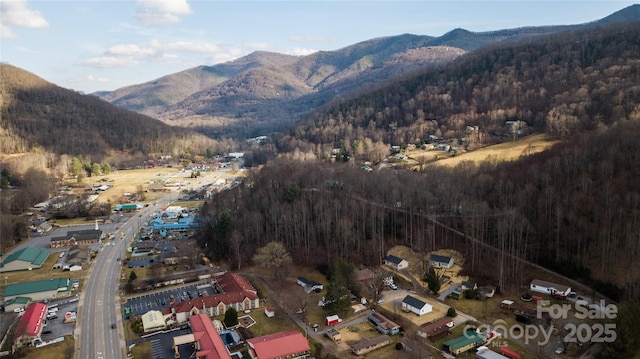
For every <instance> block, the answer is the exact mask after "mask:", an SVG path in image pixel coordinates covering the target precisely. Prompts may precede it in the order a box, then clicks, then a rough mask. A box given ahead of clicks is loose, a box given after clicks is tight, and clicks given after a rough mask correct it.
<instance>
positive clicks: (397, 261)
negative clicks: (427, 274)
mask: <svg viewBox="0 0 640 359" xmlns="http://www.w3.org/2000/svg"><path fill="white" fill-rule="evenodd" d="M384 264H385V265H387V266H389V267H391V268H393V269H395V270H398V271H400V270H404V269H408V268H409V262H407V261H406V260H404V259H402V258H398V257H396V256H394V255H391V254H389V255H388V256H386V257H385V258H384Z"/></svg>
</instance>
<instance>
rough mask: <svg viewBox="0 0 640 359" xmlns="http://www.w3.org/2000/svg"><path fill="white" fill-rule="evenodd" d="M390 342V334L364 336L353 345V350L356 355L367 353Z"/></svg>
mask: <svg viewBox="0 0 640 359" xmlns="http://www.w3.org/2000/svg"><path fill="white" fill-rule="evenodd" d="M389 344H391V337H390V336H388V335H380V336H377V337H373V338H363V339H360V340H358V341H357V342H356V343H355V344H353V345H352V346H351V351H352V352H353V353H354V354H355V355H365V354H367V353H369V352H372V351H374V350H376V349H380V348H382V347H384V346H387V345H389Z"/></svg>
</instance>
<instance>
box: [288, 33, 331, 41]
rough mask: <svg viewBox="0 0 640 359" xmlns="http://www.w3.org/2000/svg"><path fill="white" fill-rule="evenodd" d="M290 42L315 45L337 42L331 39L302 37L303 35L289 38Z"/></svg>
mask: <svg viewBox="0 0 640 359" xmlns="http://www.w3.org/2000/svg"><path fill="white" fill-rule="evenodd" d="M289 40H290V41H292V42H315V43H326V42H335V41H336V39H334V38H329V37H313V36H301V35H291V36H289Z"/></svg>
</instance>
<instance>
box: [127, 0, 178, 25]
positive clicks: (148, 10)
mask: <svg viewBox="0 0 640 359" xmlns="http://www.w3.org/2000/svg"><path fill="white" fill-rule="evenodd" d="M189 14H191V6H189V3H187V0H138V12H137V13H136V18H137V19H138V20H139V21H140V22H142V23H143V24H145V25H167V24H174V23H177V22H180V16H181V15H189Z"/></svg>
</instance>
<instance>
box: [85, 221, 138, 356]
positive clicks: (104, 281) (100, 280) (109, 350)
mask: <svg viewBox="0 0 640 359" xmlns="http://www.w3.org/2000/svg"><path fill="white" fill-rule="evenodd" d="M132 218H133V220H130V221H129V222H127V223H126V224H124V225H123V226H122V227H121V228H120V231H122V232H124V233H125V235H126V237H128V238H131V235H132V233H133V231H135V230H136V227H135V226H136V225H138V220H139V217H132ZM136 218H138V220H136ZM126 246H127V241H125V240H121V239H116V240H113V241H107V242H106V243H105V244H103V246H102V247H101V248H100V251H99V253H98V256H97V257H96V261H95V263H94V265H93V267H92V268H91V270H90V273H89V276H88V278H87V285H86V287H85V288H84V291H83V293H82V294H81V296H80V302H81V303H82V304H81V305H80V307H79V310H78V325H77V326H76V331H79V333H77V335H76V338H78V337H79V340H77V341H76V346H77V347H78V348H79V350H77V351H76V353H78V356H79V358H96V359H106V358H109V359H111V358H114V359H118V358H122V357H123V356H124V354H125V346H124V336H120V335H119V332H120V330H118V328H119V327H120V325H119V323H118V320H117V318H118V310H119V308H118V307H119V304H120V303H119V296H118V291H117V286H118V282H119V279H120V278H119V277H120V263H119V262H118V261H116V258H118V257H121V256H123V255H124V252H125V250H126ZM112 324H118V328H116V329H112V328H111V325H112Z"/></svg>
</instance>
